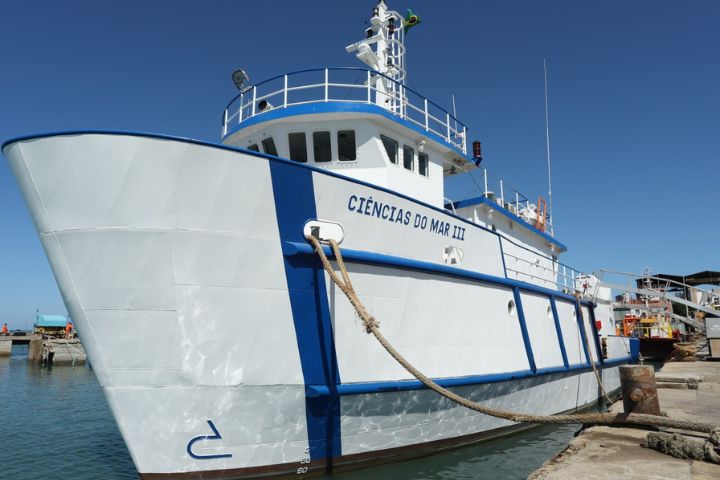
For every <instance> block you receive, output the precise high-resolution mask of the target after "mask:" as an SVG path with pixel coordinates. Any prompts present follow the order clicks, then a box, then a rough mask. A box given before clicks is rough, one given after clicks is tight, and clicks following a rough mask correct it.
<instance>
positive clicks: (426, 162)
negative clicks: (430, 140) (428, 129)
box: [418, 152, 430, 177]
mask: <svg viewBox="0 0 720 480" xmlns="http://www.w3.org/2000/svg"><path fill="white" fill-rule="evenodd" d="M429 167H430V159H429V158H428V155H427V153H422V152H421V153H418V172H420V175H423V176H425V177H427V176H428V175H429V173H430V172H429V171H428V169H429Z"/></svg>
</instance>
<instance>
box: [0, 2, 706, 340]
mask: <svg viewBox="0 0 720 480" xmlns="http://www.w3.org/2000/svg"><path fill="white" fill-rule="evenodd" d="M373 6H374V1H373V0H368V1H366V0H362V1H360V0H353V1H338V0H335V1H329V0H324V1H315V0H312V1H311V0H308V1H304V2H300V1H272V0H266V1H263V2H250V1H242V2H241V1H212V2H187V1H152V2H147V1H124V2H97V1H69V2H57V1H35V0H26V1H23V2H12V3H11V2H6V3H5V4H4V5H3V28H2V29H0V53H1V54H2V59H3V67H4V68H3V70H2V74H0V141H5V140H7V139H10V138H12V137H15V136H20V135H25V134H32V133H40V132H49V131H62V130H72V129H113V130H133V131H147V132H156V133H164V134H170V135H179V136H184V137H192V138H197V139H201V140H207V141H217V140H218V136H219V132H220V118H221V114H222V110H223V108H224V106H225V104H226V103H227V101H228V100H230V99H231V98H232V96H233V95H234V94H235V92H236V91H235V88H234V86H233V84H232V82H231V79H230V74H231V72H232V71H233V69H235V68H237V67H244V68H245V69H246V70H247V71H248V73H249V74H250V76H251V78H252V79H253V80H256V81H260V80H262V79H263V78H267V77H270V76H274V75H276V74H280V73H284V72H289V71H294V70H299V69H304V68H313V67H322V66H362V65H361V64H360V63H359V62H358V61H357V60H356V59H355V58H354V57H352V56H350V55H348V54H346V53H345V51H344V46H345V45H348V44H350V43H352V42H354V41H356V40H359V39H360V38H362V36H363V30H364V28H365V27H364V21H365V20H366V19H367V18H369V16H370V12H371V9H372V7H373ZM390 7H391V8H393V9H396V10H399V11H402V12H404V11H405V10H406V9H407V8H412V9H413V10H414V11H415V13H418V14H419V15H420V16H421V18H422V20H423V22H422V24H421V25H420V26H419V27H417V28H416V29H414V30H412V32H411V33H410V34H409V35H408V38H407V47H408V50H409V53H408V59H407V60H408V68H409V85H410V86H411V87H412V88H414V89H416V90H418V91H420V92H421V93H423V94H424V95H426V96H428V97H430V98H431V99H433V100H434V101H436V102H437V103H440V104H441V105H445V106H447V107H448V108H449V107H450V105H451V100H450V95H451V94H454V95H455V97H456V102H457V112H458V117H459V118H461V119H462V120H463V121H465V122H466V123H467V125H468V126H469V128H470V129H471V139H475V138H477V139H480V140H481V141H482V142H483V150H484V156H485V166H486V167H487V168H488V169H489V170H490V171H491V175H492V176H493V177H495V178H504V179H505V180H506V182H507V183H508V184H509V185H512V186H514V187H516V188H517V189H519V190H520V191H522V192H524V193H525V192H526V193H527V194H528V196H529V197H531V198H535V197H536V196H537V195H538V194H540V193H544V192H545V191H546V189H547V172H546V161H545V125H544V99H543V58H547V59H548V65H549V82H550V92H549V97H550V127H551V143H552V146H551V148H552V154H553V197H554V198H553V200H554V207H555V208H554V210H555V217H556V225H557V230H556V233H557V237H558V239H559V240H560V241H562V242H564V243H565V244H567V245H568V246H569V251H568V253H567V254H566V256H565V257H564V261H565V262H566V263H569V264H570V265H573V266H577V267H578V268H580V269H582V270H587V271H592V270H596V269H599V268H616V269H622V270H628V271H640V270H641V269H642V268H643V267H645V266H650V267H652V268H653V270H654V271H655V272H663V273H678V274H683V273H692V272H695V271H697V270H704V269H719V268H720V261H719V260H718V258H719V257H718V247H717V245H718V240H719V239H720V219H719V218H718V208H719V207H720V202H719V199H720V197H719V195H718V190H717V188H718V181H719V180H720V175H719V174H720V56H719V54H718V52H720V28H718V18H720V2H717V1H714V0H694V1H692V2H681V1H666V0H634V1H629V2H628V1H605V2H597V1H584V0H557V1H542V0H522V1H521V0H516V1H514V0H484V1H445V2H438V1H430V0H413V1H406V0H398V1H390ZM471 185H472V183H471V182H469V181H468V180H467V179H456V180H454V181H453V182H451V184H450V186H449V187H450V188H449V192H450V194H451V195H453V196H454V197H456V198H462V197H464V196H466V195H467V194H468V193H469V194H471V195H476V194H477V193H478V192H469V190H470V186H471ZM0 232H1V235H0V322H4V321H7V322H8V323H9V324H10V326H11V327H18V328H20V327H28V326H29V325H30V324H31V323H32V320H33V317H34V312H35V309H36V308H39V309H40V310H41V311H42V312H45V313H64V312H65V308H64V306H63V303H62V299H61V298H60V294H59V292H58V289H57V286H56V285H55V281H54V279H53V276H52V272H51V271H50V268H49V265H48V262H47V260H46V258H45V255H44V253H43V251H42V248H41V246H40V243H39V240H38V238H37V235H36V233H35V230H34V228H33V226H32V222H31V220H30V217H29V214H28V212H27V209H26V207H25V205H24V204H23V202H22V199H21V197H20V194H19V192H18V189H17V187H16V185H15V182H14V179H13V178H12V176H11V174H10V171H9V168H8V165H7V162H6V161H5V160H4V159H3V160H2V161H0Z"/></svg>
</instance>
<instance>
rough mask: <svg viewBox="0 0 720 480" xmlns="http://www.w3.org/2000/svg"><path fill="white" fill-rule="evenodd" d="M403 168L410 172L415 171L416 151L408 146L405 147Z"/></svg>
mask: <svg viewBox="0 0 720 480" xmlns="http://www.w3.org/2000/svg"><path fill="white" fill-rule="evenodd" d="M403 167H405V168H407V169H408V170H410V171H413V170H415V150H413V149H412V147H408V146H407V145H403Z"/></svg>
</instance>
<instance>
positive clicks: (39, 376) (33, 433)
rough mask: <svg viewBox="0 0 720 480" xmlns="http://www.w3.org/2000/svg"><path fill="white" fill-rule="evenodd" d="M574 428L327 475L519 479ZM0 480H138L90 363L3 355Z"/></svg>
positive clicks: (335, 478)
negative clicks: (37, 361) (51, 363)
mask: <svg viewBox="0 0 720 480" xmlns="http://www.w3.org/2000/svg"><path fill="white" fill-rule="evenodd" d="M577 430H578V426H577V425H562V426H543V427H537V428H533V429H530V430H526V431H524V432H520V433H516V434H513V435H509V436H506V437H502V438H498V439H494V440H489V441H486V442H483V443H480V444H477V445H474V446H471V447H464V448H459V449H455V450H450V451H446V452H443V453H438V454H435V455H430V456H426V457H422V458H419V459H415V460H408V461H404V462H396V463H392V464H387V465H382V466H377V467H371V468H366V469H362V470H356V471H354V472H349V473H343V474H335V475H332V476H331V477H326V479H327V480H363V479H366V478H372V479H374V480H421V479H453V480H455V479H468V480H470V479H521V478H526V477H527V476H528V475H529V474H530V473H531V472H532V471H534V470H535V469H537V468H538V467H539V466H540V465H541V464H542V463H543V462H544V461H545V460H547V459H548V458H550V457H552V456H553V455H554V454H555V453H557V452H559V451H560V450H562V449H563V448H565V446H566V445H567V443H568V442H569V441H570V439H571V438H572V437H573V435H574V433H575V432H576V431H577ZM0 478H3V479H8V480H25V479H31V480H35V479H49V480H54V479H63V480H64V479H67V480H98V479H102V480H114V479H118V480H122V479H137V478H138V475H137V472H136V471H135V467H134V466H133V463H132V460H131V459H130V454H129V453H128V450H127V448H126V447H125V444H124V443H123V440H122V438H121V437H120V432H119V431H118V429H117V426H116V425H115V422H114V420H113V418H112V415H111V414H110V410H109V408H108V406H107V403H106V402H105V397H104V396H103V393H102V390H101V389H100V386H99V385H98V382H97V379H96V378H95V374H94V373H93V371H92V368H90V366H88V365H82V366H76V367H70V366H57V367H50V368H48V367H41V366H38V365H31V364H30V362H28V359H27V346H22V345H20V346H18V345H16V346H14V347H13V350H12V356H11V357H10V358H0Z"/></svg>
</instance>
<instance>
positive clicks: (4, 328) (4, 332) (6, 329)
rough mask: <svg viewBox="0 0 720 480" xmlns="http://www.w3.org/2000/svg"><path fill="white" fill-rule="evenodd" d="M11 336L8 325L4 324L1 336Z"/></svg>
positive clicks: (0, 332)
mask: <svg viewBox="0 0 720 480" xmlns="http://www.w3.org/2000/svg"><path fill="white" fill-rule="evenodd" d="M9 334H10V333H9V332H8V328H7V323H3V326H2V330H1V331H0V335H9Z"/></svg>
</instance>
